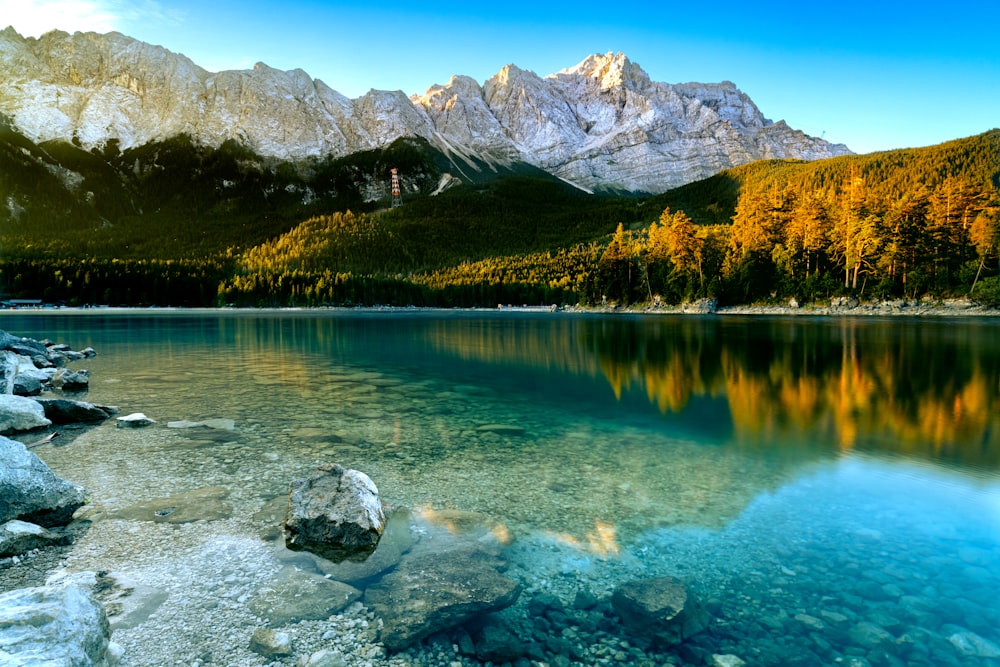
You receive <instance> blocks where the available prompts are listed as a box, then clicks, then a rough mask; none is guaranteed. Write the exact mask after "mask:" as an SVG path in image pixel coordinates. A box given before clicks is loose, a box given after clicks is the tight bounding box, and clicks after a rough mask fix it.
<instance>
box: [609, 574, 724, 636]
mask: <svg viewBox="0 0 1000 667" xmlns="http://www.w3.org/2000/svg"><path fill="white" fill-rule="evenodd" d="M611 604H612V606H613V607H614V609H615V611H617V612H618V614H619V615H620V616H621V617H622V622H623V623H624V625H625V627H626V628H627V629H628V630H629V631H631V632H633V633H636V634H638V635H640V636H645V637H649V638H651V639H652V640H653V641H654V642H655V643H658V644H662V645H672V644H679V643H681V642H682V641H684V640H685V639H687V638H688V637H691V636H692V635H695V634H697V633H699V632H701V631H702V630H704V629H705V628H707V627H708V621H709V617H708V612H707V611H705V608H704V607H703V606H702V605H701V603H700V602H699V601H698V600H697V599H696V598H695V597H694V595H692V594H691V592H690V591H688V589H687V587H686V586H685V585H684V583H683V582H681V581H680V580H679V579H676V578H674V577H659V578H656V579H644V580H641V581H632V582H627V583H625V584H622V585H620V586H618V588H616V589H615V591H614V593H613V594H612V596H611Z"/></svg>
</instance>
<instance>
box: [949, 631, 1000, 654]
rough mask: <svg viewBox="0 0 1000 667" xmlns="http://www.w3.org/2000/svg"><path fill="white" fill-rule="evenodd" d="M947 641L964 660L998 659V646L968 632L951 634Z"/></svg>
mask: <svg viewBox="0 0 1000 667" xmlns="http://www.w3.org/2000/svg"><path fill="white" fill-rule="evenodd" d="M948 641H949V642H951V645H952V646H954V647H955V649H956V650H957V651H958V652H959V654H961V655H962V656H964V657H966V658H1000V646H997V645H996V644H995V643H994V642H991V641H990V640H988V639H984V638H983V637H980V636H979V635H977V634H976V633H975V632H971V631H969V630H963V631H962V632H955V633H953V634H952V635H950V636H949V637H948Z"/></svg>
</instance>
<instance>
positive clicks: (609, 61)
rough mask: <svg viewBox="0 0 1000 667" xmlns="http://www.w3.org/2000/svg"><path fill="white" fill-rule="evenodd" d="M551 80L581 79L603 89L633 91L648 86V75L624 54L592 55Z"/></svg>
mask: <svg viewBox="0 0 1000 667" xmlns="http://www.w3.org/2000/svg"><path fill="white" fill-rule="evenodd" d="M550 77H551V78H555V79H558V78H560V77H563V78H566V77H583V78H585V79H593V80H594V81H595V82H597V83H598V85H599V86H600V87H601V88H603V89H614V88H621V87H626V88H630V89H633V90H636V89H642V88H644V87H646V86H647V85H649V83H650V79H649V75H648V74H646V72H645V70H643V69H642V68H641V67H640V66H639V65H637V64H636V63H633V62H632V61H631V60H629V59H628V57H627V56H626V55H625V54H624V53H620V52H619V53H611V52H608V53H605V54H603V55H601V54H594V55H592V56H589V57H588V58H586V59H585V60H583V61H581V62H580V63H579V64H577V65H576V66H575V67H569V68H566V69H564V70H562V71H560V72H557V73H556V74H552V75H550Z"/></svg>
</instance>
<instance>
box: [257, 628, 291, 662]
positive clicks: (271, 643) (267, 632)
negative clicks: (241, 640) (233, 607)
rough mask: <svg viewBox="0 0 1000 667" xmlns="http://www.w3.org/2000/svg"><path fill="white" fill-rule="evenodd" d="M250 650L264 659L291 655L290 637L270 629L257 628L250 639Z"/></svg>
mask: <svg viewBox="0 0 1000 667" xmlns="http://www.w3.org/2000/svg"><path fill="white" fill-rule="evenodd" d="M250 650H251V651H253V652H254V653H256V654H258V655H262V656H264V657H265V658H280V657H284V656H289V655H292V636H291V635H290V634H288V633H287V632H278V631H276V630H271V629H270V628H257V629H256V630H254V631H253V636H252V637H251V638H250Z"/></svg>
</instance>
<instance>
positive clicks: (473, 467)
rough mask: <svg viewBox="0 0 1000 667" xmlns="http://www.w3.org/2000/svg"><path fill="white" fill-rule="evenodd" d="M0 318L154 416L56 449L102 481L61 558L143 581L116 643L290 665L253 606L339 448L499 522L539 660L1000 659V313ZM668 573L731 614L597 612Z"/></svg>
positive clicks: (73, 475)
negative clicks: (319, 470)
mask: <svg viewBox="0 0 1000 667" xmlns="http://www.w3.org/2000/svg"><path fill="white" fill-rule="evenodd" d="M0 328H2V329H5V330H7V331H10V332H11V333H15V334H18V335H23V336H30V337H35V338H48V339H51V340H53V341H57V342H64V343H67V344H69V345H70V346H71V347H72V348H73V349H82V348H84V347H86V346H92V347H94V348H95V349H96V350H97V351H98V356H97V357H95V358H93V359H89V360H86V361H83V362H77V363H76V364H74V368H75V369H80V368H86V369H88V370H90V371H91V374H92V376H91V383H90V390H89V392H88V393H86V394H85V395H83V396H79V397H78V398H81V399H83V400H87V401H90V402H94V403H102V404H110V405H116V406H119V407H120V409H121V413H122V414H128V413H131V412H143V413H145V414H146V415H148V416H149V417H151V418H153V419H155V420H156V422H157V423H156V424H154V425H153V426H151V427H149V428H147V429H142V430H126V429H116V428H115V427H114V424H113V423H107V424H104V425H102V426H99V427H97V428H94V429H91V430H87V431H85V432H82V433H79V434H77V435H76V436H75V437H72V438H66V439H65V440H66V441H68V442H67V444H60V440H59V439H58V438H57V439H56V440H55V441H53V443H52V444H46V445H43V446H41V447H39V448H37V449H36V450H35V451H36V453H38V455H39V456H40V457H41V458H42V459H43V460H45V461H46V463H48V464H49V465H50V466H51V467H52V468H53V469H54V470H55V471H56V472H57V473H58V474H60V475H61V476H63V477H65V478H67V479H69V480H71V481H73V482H75V483H78V484H81V485H83V486H84V487H86V488H87V489H88V490H90V492H91V495H90V506H89V507H88V508H87V510H86V511H85V517H86V518H88V519H89V520H91V521H93V524H92V525H91V526H90V528H89V529H88V530H87V531H86V532H85V533H84V534H83V535H82V536H81V537H80V538H79V539H78V541H77V543H76V544H75V545H74V546H73V548H72V549H70V550H69V552H68V555H67V558H66V563H65V564H66V567H67V568H69V569H72V570H83V569H100V570H108V571H112V572H115V573H118V574H119V575H120V576H121V577H122V578H123V579H127V580H129V581H131V582H134V585H135V590H136V593H135V595H134V598H135V600H138V601H140V602H141V604H138V603H137V604H135V605H133V606H134V607H136V608H129V604H130V603H129V602H127V601H126V602H124V603H123V604H124V606H125V607H126V609H125V611H126V612H128V613H127V614H124V615H123V616H121V618H120V619H119V622H118V623H117V624H116V631H115V636H114V640H115V641H117V642H119V643H120V644H121V645H122V646H123V647H124V649H125V656H124V659H123V663H122V664H125V665H139V664H150V665H152V664H157V663H159V664H199V665H200V664H248V665H256V664H260V665H264V664H270V659H265V658H263V657H261V656H259V655H257V654H256V653H254V652H252V651H249V650H248V648H247V645H248V641H249V637H250V633H251V632H252V631H253V629H254V627H255V626H259V625H260V623H261V620H260V617H261V614H260V611H259V609H257V610H256V611H255V610H254V609H253V608H252V603H253V600H254V596H255V595H257V594H258V591H259V589H260V588H261V587H262V586H267V584H268V582H269V581H272V580H274V578H275V577H280V576H283V575H282V574H281V573H282V572H285V571H286V570H287V569H288V568H289V566H290V564H291V565H292V566H296V567H301V566H302V565H301V563H302V561H301V560H296V559H295V558H296V557H295V556H291V555H289V553H288V552H283V551H282V549H281V547H280V542H281V541H280V540H275V539H274V538H275V536H274V534H273V531H274V530H275V526H274V523H275V522H274V519H273V517H274V516H276V515H275V514H274V511H273V510H274V508H275V507H279V508H280V506H281V503H282V502H283V498H284V497H285V496H287V493H288V487H289V483H290V481H292V480H294V479H296V478H300V477H303V476H305V475H308V474H310V473H311V472H312V471H314V470H315V469H316V467H317V466H318V465H320V464H322V463H332V462H336V463H340V464H342V465H344V466H345V467H349V468H356V469H358V470H361V471H363V472H365V473H366V474H368V475H369V476H370V477H371V478H372V480H373V481H374V482H375V484H376V485H377V486H378V488H379V490H380V492H381V495H382V497H383V499H384V500H385V501H386V502H387V503H388V504H389V505H391V506H392V507H394V508H405V509H406V510H408V511H409V512H410V513H411V514H410V515H411V516H412V517H414V518H413V519H412V520H413V521H417V520H419V521H422V522H424V524H423V525H425V526H432V525H438V526H440V525H447V524H448V521H449V520H457V519H455V517H458V518H459V519H461V520H462V521H466V522H473V523H476V524H477V525H479V526H481V527H483V528H484V529H485V530H486V532H488V533H489V534H491V535H494V536H499V542H500V544H501V545H502V549H503V557H504V558H505V559H506V560H507V562H508V565H507V566H506V568H505V570H504V574H505V576H507V577H510V578H512V579H514V580H515V581H517V582H518V583H520V584H521V585H522V586H523V592H522V594H521V597H520V599H519V602H518V603H517V604H516V605H515V606H514V607H512V608H510V609H508V610H505V611H504V612H501V613H500V615H501V616H502V617H504V618H505V619H506V627H508V629H510V630H512V632H513V634H514V635H516V636H517V637H518V638H519V639H520V640H521V641H522V642H524V643H525V645H531V646H533V647H534V648H533V649H532V650H533V651H534V652H535V653H534V654H532V653H531V651H528V652H527V654H526V656H527V657H524V658H522V661H523V660H527V659H528V658H531V659H534V660H538V661H542V660H545V661H548V662H549V663H550V664H570V663H573V664H649V665H663V664H678V665H688V664H690V665H702V664H731V665H735V664H740V663H738V662H734V660H736V659H737V658H738V659H740V660H742V661H744V662H745V663H746V664H749V665H821V664H830V665H832V664H844V665H855V666H856V667H863V666H864V665H873V666H878V665H928V666H930V665H998V664H1000V321H998V320H996V319H988V318H984V319H974V318H963V319H943V318H942V319H921V318H891V319H878V318H867V319H866V318H855V319H852V318H818V317H817V318H802V317H792V318H767V317H736V316H725V317H720V316H704V317H701V316H632V315H592V314H563V313H511V312H500V313H498V312H455V313H451V312H445V313H442V312H433V311H431V312H427V311H399V310H396V311H388V312H378V311H301V312H297V311H275V312H271V311H208V312H186V311H162V312H155V311H151V312H143V311H137V312H128V313H121V312H114V311H108V312H101V311H80V312H72V313H71V312H65V313H63V312H33V313H4V314H3V315H2V316H0ZM196 424H197V425H196ZM68 433H69V432H68ZM20 439H21V440H23V441H25V442H28V441H30V440H31V439H32V438H31V436H30V434H29V435H27V436H24V437H21V438H20ZM168 497H172V498H173V499H174V500H173V501H172V502H170V503H166V505H169V508H168V509H166V510H164V509H163V508H162V507H161V509H160V510H157V511H160V512H161V515H160V516H161V517H163V516H165V515H163V514H162V512H164V511H169V512H175V511H182V510H183V511H185V512H190V513H192V515H191V520H184V519H182V518H178V520H177V522H176V523H172V522H169V521H158V520H156V519H155V518H154V517H153V516H151V515H149V511H150V508H151V507H152V505H150V504H149V503H150V501H152V500H154V499H162V498H168ZM144 503H145V504H144ZM166 505H164V506H166ZM268 508H271V510H272V511H271V514H268V511H269V510H268ZM199 512H200V513H201V514H199ZM269 517H270V518H269ZM279 522H280V520H279ZM425 529H426V528H425ZM269 530H270V531H271V534H268V531H269ZM484 534H485V533H484ZM276 543H277V544H276ZM0 576H2V573H0ZM661 576H674V577H677V578H679V579H681V580H682V581H684V582H685V583H686V585H687V586H688V588H689V589H690V591H692V593H693V594H694V595H696V596H697V597H698V598H699V599H700V600H701V601H702V603H703V604H704V606H705V608H706V609H707V610H708V612H709V615H710V617H711V622H710V624H709V628H708V630H706V631H704V632H701V633H699V634H697V635H695V636H693V637H691V638H690V639H688V640H687V641H686V642H685V643H684V644H682V645H681V646H675V647H670V648H663V647H657V646H648V645H647V644H646V643H645V642H644V640H643V639H642V638H641V637H635V636H633V635H630V633H629V632H628V631H627V630H625V629H623V628H619V627H615V626H614V616H613V614H611V613H609V612H608V608H607V604H606V602H604V601H606V600H607V598H608V596H609V595H610V593H611V592H612V590H613V589H614V588H615V587H616V586H618V585H620V584H622V583H625V582H629V581H634V580H642V579H649V578H654V577H661ZM581 592H582V593H583V594H584V595H583V597H581ZM588 596H592V597H593V598H594V599H596V600H598V601H601V603H600V604H597V605H596V606H595V605H594V603H593V602H587V599H588ZM539 600H541V601H543V602H544V604H542V603H540V602H539ZM581 600H583V602H581ZM560 604H561V605H563V606H562V607H561V608H558V609H557V607H559V605H560ZM248 605H251V607H250V608H249V609H248V608H247V606H248ZM554 610H555V611H554ZM556 612H558V613H556ZM123 613H124V612H123ZM122 619H124V620H122ZM286 621H287V623H286V625H287V627H290V628H292V635H293V639H294V640H295V641H296V642H297V646H298V648H297V649H296V651H295V655H296V656H299V657H301V656H303V655H304V656H305V659H306V660H307V659H308V658H309V655H310V654H314V655H315V654H316V652H317V651H320V650H322V647H325V646H335V647H336V651H337V652H338V655H339V656H341V659H342V660H343V664H351V665H354V664H359V665H360V664H376V665H377V664H399V665H410V664H444V665H449V664H454V663H456V662H457V663H458V664H466V665H477V664H481V662H480V661H479V660H477V659H476V658H475V657H474V656H471V655H467V653H468V651H464V652H463V651H462V650H461V647H460V646H459V645H458V643H455V644H454V645H452V644H451V643H449V642H452V641H455V642H457V641H458V640H456V639H455V638H454V637H451V638H450V639H449V638H441V637H437V638H432V640H431V641H425V642H424V643H422V644H421V645H419V646H418V647H416V648H413V649H410V650H408V651H404V652H401V653H398V654H389V655H386V654H385V652H384V650H380V648H379V646H378V643H377V642H376V641H375V640H374V630H373V629H371V630H368V626H369V625H371V626H372V628H374V627H375V626H377V624H378V619H377V617H376V616H374V615H373V614H372V613H371V610H369V609H365V608H363V607H362V605H360V604H355V605H353V606H351V607H349V608H348V609H346V610H344V611H342V612H340V613H339V614H338V615H336V617H335V618H331V619H312V620H309V619H307V618H304V617H303V619H298V618H296V617H294V614H293V615H292V617H290V618H289V619H286ZM272 625H276V623H274V621H273V619H272ZM283 627H284V626H283ZM345 628H349V629H350V632H347V630H345ZM469 632H470V633H472V632H473V630H472V629H470V630H469ZM553 635H555V636H556V639H558V641H556V640H555V639H551V638H552V637H553ZM334 636H337V637H339V638H340V639H334ZM344 637H350V638H351V639H350V641H347V640H345V639H344ZM560 642H564V643H560ZM565 642H568V644H567V643H565ZM567 646H569V647H570V648H572V651H571V652H570V654H569V655H564V656H562V657H558V656H557V654H558V653H560V652H561V650H560V647H564V648H565V647H567ZM566 650H567V651H568V650H569V649H568V648H567V649H566ZM713 656H717V657H713ZM296 659H298V658H294V657H289V658H284V661H285V662H284V664H296V663H295V662H294V661H295V660H296ZM713 661H714V662H713ZM727 661H728V662H727ZM302 664H305V662H304V661H303V662H302ZM316 664H320V663H316ZM330 664H335V663H330ZM522 664H524V663H523V662H522ZM529 664H530V663H529Z"/></svg>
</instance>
